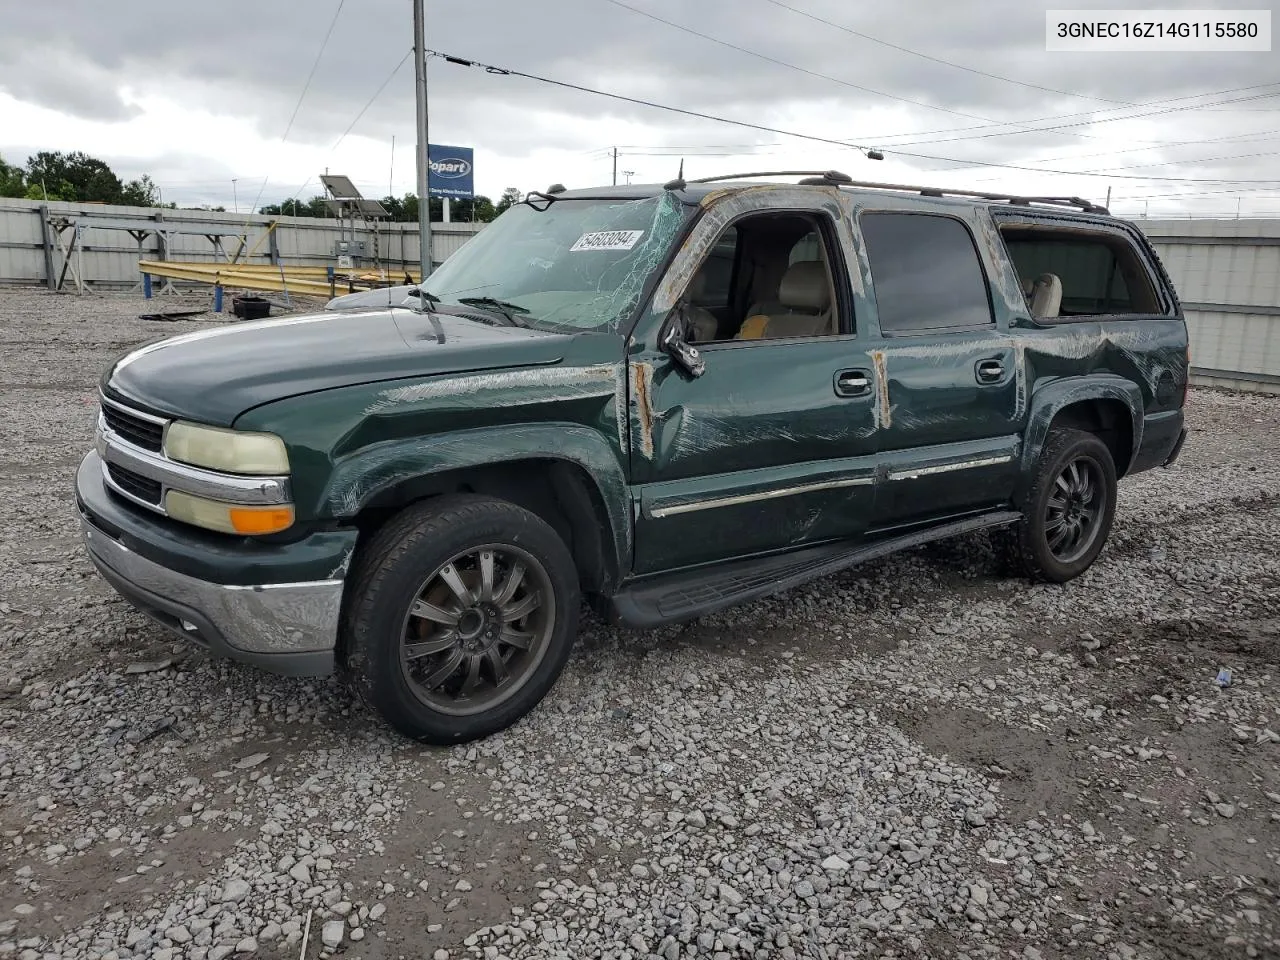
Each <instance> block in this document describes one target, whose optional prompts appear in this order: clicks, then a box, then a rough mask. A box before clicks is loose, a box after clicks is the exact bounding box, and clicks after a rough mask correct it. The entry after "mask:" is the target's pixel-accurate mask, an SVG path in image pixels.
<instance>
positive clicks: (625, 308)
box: [425, 194, 689, 332]
mask: <svg viewBox="0 0 1280 960" xmlns="http://www.w3.org/2000/svg"><path fill="white" fill-rule="evenodd" d="M534 202H535V203H537V204H538V206H539V207H542V206H543V204H544V203H545V201H542V200H535V201H534ZM688 216H689V214H688V213H687V212H686V210H685V208H684V206H683V205H682V204H681V203H680V202H679V201H677V200H675V199H673V198H672V197H671V196H670V195H669V194H665V195H663V196H661V197H647V198H644V199H639V200H631V199H626V200H624V199H564V200H556V201H554V202H551V203H550V205H549V206H546V207H545V209H541V210H540V209H535V208H534V207H532V206H530V205H529V204H517V205H516V206H514V207H512V208H511V209H510V210H508V211H507V212H506V213H504V214H503V215H502V216H501V217H499V218H498V219H497V220H495V221H494V223H493V225H492V226H490V227H489V228H488V229H486V230H484V231H483V232H481V233H479V234H477V235H476V237H475V239H474V240H472V241H471V242H470V243H468V244H467V245H466V246H465V247H463V248H462V249H461V250H460V251H458V253H456V254H455V255H454V256H452V257H450V258H449V259H448V260H447V261H446V262H445V263H444V265H443V266H441V267H440V268H439V269H438V270H437V271H436V272H435V273H434V274H432V275H431V279H430V281H429V282H428V283H427V284H426V285H425V288H426V289H427V290H428V292H430V293H431V294H432V295H433V296H436V297H439V298H440V299H441V300H442V301H443V302H445V303H463V304H467V305H471V306H478V307H480V308H482V309H492V310H496V311H498V312H499V313H504V314H506V316H507V317H508V318H509V319H510V320H511V321H512V322H513V323H515V324H517V325H519V326H528V327H536V328H538V329H544V330H559V331H565V330H599V331H609V332H616V331H617V330H618V327H619V325H620V324H621V323H622V322H623V321H625V320H626V319H627V318H628V317H629V316H630V315H631V312H632V311H633V310H634V309H635V307H636V305H637V304H638V303H639V301H640V295H641V293H642V291H643V290H644V287H645V284H646V283H647V282H648V280H649V278H650V276H651V275H652V274H653V273H654V271H656V270H658V269H659V268H660V267H661V265H662V263H663V261H664V260H665V258H666V254H667V250H668V248H669V247H670V245H671V242H672V240H673V239H674V238H675V236H676V234H677V233H678V232H679V230H680V227H681V225H682V224H683V223H684V222H685V220H686V218H687V217H688Z"/></svg>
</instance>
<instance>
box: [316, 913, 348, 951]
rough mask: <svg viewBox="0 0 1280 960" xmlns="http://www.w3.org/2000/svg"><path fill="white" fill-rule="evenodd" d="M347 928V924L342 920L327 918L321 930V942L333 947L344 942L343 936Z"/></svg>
mask: <svg viewBox="0 0 1280 960" xmlns="http://www.w3.org/2000/svg"><path fill="white" fill-rule="evenodd" d="M346 930H347V925H346V924H345V923H343V922H342V921H341V920H326V921H325V922H324V926H323V927H322V928H321V930H320V942H321V943H323V944H324V945H325V946H326V947H329V948H330V949H332V948H333V947H336V946H337V945H338V944H340V943H342V936H343V934H344V933H345V932H346Z"/></svg>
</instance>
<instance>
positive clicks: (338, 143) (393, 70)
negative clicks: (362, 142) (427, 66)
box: [280, 47, 413, 212]
mask: <svg viewBox="0 0 1280 960" xmlns="http://www.w3.org/2000/svg"><path fill="white" fill-rule="evenodd" d="M411 56H413V47H410V48H409V49H408V50H407V51H405V55H404V56H403V57H401V58H400V61H399V63H397V64H396V65H395V66H394V67H392V68H391V72H390V73H388V74H387V76H386V79H385V80H383V81H382V83H380V84H378V89H377V90H375V91H374V92H373V96H371V97H370V98H369V99H368V100H366V101H365V104H364V106H363V107H361V108H360V111H359V112H358V113H357V114H356V115H355V119H353V120H352V121H351V122H350V123H349V124H347V129H346V130H344V131H342V136H340V137H338V139H337V140H335V141H334V143H333V146H332V147H330V148H329V152H328V154H326V157H329V156H332V155H333V154H334V153H335V152H336V151H337V149H338V147H340V146H341V145H342V141H343V140H345V139H347V135H348V134H349V133H351V131H352V130H354V129H355V128H356V124H358V123H359V122H360V120H361V118H363V117H364V115H365V113H367V112H368V110H369V108H370V107H371V106H373V104H374V101H375V100H377V99H378V97H380V96H382V91H383V90H385V89H387V85H388V84H389V83H391V81H392V79H394V77H395V75H396V74H397V73H399V72H400V68H401V67H403V66H404V65H405V63H407V62H408V60H409V58H410V57H411ZM314 177H315V175H314V174H312V175H311V176H310V177H307V179H306V180H304V181H303V182H302V186H300V187H298V191H297V193H295V194H294V195H293V196H292V197H290V198H289V199H288V200H286V201H284V203H282V204H281V205H280V209H281V211H282V212H283V210H284V205H285V204H287V203H293V202H296V201H297V199H298V197H299V196H301V194H302V191H303V190H305V189H306V188H307V184H309V183H310V182H311V181H312V179H314Z"/></svg>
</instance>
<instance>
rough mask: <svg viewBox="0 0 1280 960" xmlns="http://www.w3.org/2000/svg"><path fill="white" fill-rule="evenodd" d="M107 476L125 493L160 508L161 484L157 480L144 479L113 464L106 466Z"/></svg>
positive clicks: (138, 474) (140, 475)
mask: <svg viewBox="0 0 1280 960" xmlns="http://www.w3.org/2000/svg"><path fill="white" fill-rule="evenodd" d="M107 474H108V475H109V476H110V477H111V480H112V482H114V483H115V485H116V486H118V487H119V488H120V489H121V490H123V491H124V492H125V493H127V494H129V495H131V496H134V497H137V498H138V499H139V500H145V501H146V502H147V503H151V504H155V505H156V506H157V507H158V506H160V498H161V496H162V490H161V484H160V481H159V480H152V479H151V478H150V477H144V476H142V474H140V473H134V472H133V471H132V470H126V469H125V468H124V467H121V466H118V465H117V464H114V463H108V464H107Z"/></svg>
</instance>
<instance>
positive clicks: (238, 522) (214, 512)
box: [164, 490, 293, 536]
mask: <svg viewBox="0 0 1280 960" xmlns="http://www.w3.org/2000/svg"><path fill="white" fill-rule="evenodd" d="M164 503H165V510H166V512H168V514H169V516H171V517H173V519H175V520H181V521H183V522H184V523H191V524H194V525H195V526H197V527H204V528H205V529H206V530H217V531H219V532H221V533H240V534H245V535H248V536H252V535H254V534H264V533H279V532H280V531H281V530H287V529H288V528H289V527H291V526H292V525H293V504H290V503H282V504H271V505H269V506H261V507H249V506H244V505H242V504H238V503H223V502H222V501H220V500H206V499H205V498H204V497H197V496H194V495H193V494H190V493H183V492H182V491H181V490H170V491H169V492H168V493H167V494H166V495H165V501H164Z"/></svg>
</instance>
